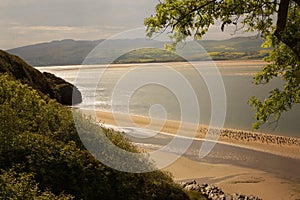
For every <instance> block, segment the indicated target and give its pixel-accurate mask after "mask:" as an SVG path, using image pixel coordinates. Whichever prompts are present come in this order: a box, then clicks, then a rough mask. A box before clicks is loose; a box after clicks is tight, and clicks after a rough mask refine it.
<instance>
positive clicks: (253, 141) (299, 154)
mask: <svg viewBox="0 0 300 200" xmlns="http://www.w3.org/2000/svg"><path fill="white" fill-rule="evenodd" d="M82 111H83V112H84V113H85V114H88V115H91V114H92V113H93V112H94V111H91V110H82ZM95 115H96V120H97V121H99V122H100V123H102V124H105V125H114V126H121V127H129V126H135V127H139V128H145V129H150V130H154V131H156V132H162V133H167V134H177V132H178V130H179V128H180V130H182V132H181V133H182V136H185V137H193V138H197V139H209V138H207V136H206V134H207V132H208V127H207V126H205V125H198V126H197V125H196V127H195V125H194V124H190V123H181V122H179V121H174V120H166V121H165V122H163V121H162V120H157V119H156V120H155V119H152V120H151V119H150V118H149V117H146V116H140V115H131V116H128V115H124V114H120V113H114V114H113V113H111V112H107V111H100V110H97V111H96V112H95ZM150 123H151V124H150ZM195 130H197V131H196V132H195ZM193 131H194V132H193ZM210 131H211V133H212V139H214V138H216V137H217V136H218V135H217V133H216V134H215V135H214V133H213V132H214V129H210ZM218 142H220V143H226V144H230V145H234V146H240V147H243V148H249V149H254V150H258V151H263V152H268V153H272V154H276V155H280V156H285V157H290V158H296V159H300V138H293V137H287V136H278V135H271V134H266V133H259V132H251V131H244V130H236V129H228V128H226V129H222V131H221V135H220V137H219V138H218Z"/></svg>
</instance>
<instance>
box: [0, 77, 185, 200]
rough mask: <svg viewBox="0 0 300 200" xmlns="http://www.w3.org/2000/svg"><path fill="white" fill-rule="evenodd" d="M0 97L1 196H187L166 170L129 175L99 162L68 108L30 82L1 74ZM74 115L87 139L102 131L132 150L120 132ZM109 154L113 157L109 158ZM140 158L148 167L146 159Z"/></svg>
mask: <svg viewBox="0 0 300 200" xmlns="http://www.w3.org/2000/svg"><path fill="white" fill-rule="evenodd" d="M0 97H1V98H0V140H1V142H0V170H1V171H0V182H1V184H0V185H1V186H0V196H1V198H2V197H4V198H6V199H7V198H12V199H18V197H22V196H23V195H25V196H24V198H25V199H31V198H33V197H34V198H37V199H49V198H50V199H70V198H73V197H76V199H187V198H188V197H187V196H186V194H185V193H184V192H183V191H182V190H181V189H180V188H179V186H177V185H176V184H175V183H174V182H173V181H172V178H171V177H170V176H169V175H168V174H167V173H164V172H161V171H153V172H149V173H144V174H132V173H125V172H120V171H117V170H114V169H112V168H109V167H107V166H105V165H103V164H101V163H100V162H99V161H97V160H96V159H95V158H94V157H93V156H92V155H91V154H90V153H89V152H88V151H87V150H86V149H85V147H84V146H83V144H82V143H81V140H80V139H79V136H78V134H77V131H76V127H75V123H74V120H73V115H72V112H71V110H70V109H69V108H67V107H65V106H63V105H61V104H59V103H57V102H56V101H55V100H51V99H49V98H47V97H42V96H41V95H40V94H39V93H38V92H37V91H36V90H34V89H33V88H31V87H30V86H28V85H24V84H22V83H21V82H20V81H16V80H14V79H13V78H11V77H10V76H8V75H1V76H0ZM75 118H76V122H77V123H80V127H81V129H83V130H85V131H86V135H87V136H89V137H92V138H91V139H92V140H93V135H94V134H102V135H103V136H105V137H107V138H109V139H110V140H111V141H112V142H113V143H114V144H116V145H118V146H119V147H121V148H123V149H125V150H128V151H133V152H137V149H136V148H135V147H134V146H132V145H131V144H130V143H129V142H128V141H127V140H126V139H124V138H123V137H122V136H121V134H120V133H116V132H114V131H112V130H107V129H104V128H102V127H100V126H98V125H97V124H95V123H93V122H92V121H90V120H89V119H87V118H86V117H84V116H83V115H81V114H80V113H78V114H75ZM114 156H118V155H112V157H111V159H114ZM140 162H141V161H140ZM142 162H144V164H145V165H148V166H149V167H151V166H152V165H151V164H150V162H149V161H147V158H145V159H144V160H143V161H142ZM120 164H122V163H120Z"/></svg>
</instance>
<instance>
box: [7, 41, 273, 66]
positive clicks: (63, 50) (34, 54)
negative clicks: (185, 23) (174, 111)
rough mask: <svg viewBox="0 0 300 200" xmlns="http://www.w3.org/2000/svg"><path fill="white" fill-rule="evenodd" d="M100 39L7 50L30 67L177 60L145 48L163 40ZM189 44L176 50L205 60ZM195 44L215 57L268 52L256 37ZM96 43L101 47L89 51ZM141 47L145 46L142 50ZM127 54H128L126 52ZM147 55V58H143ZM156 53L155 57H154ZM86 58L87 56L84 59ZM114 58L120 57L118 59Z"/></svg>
mask: <svg viewBox="0 0 300 200" xmlns="http://www.w3.org/2000/svg"><path fill="white" fill-rule="evenodd" d="M103 41H104V40H98V41H74V40H62V41H53V42H49V43H42V44H36V45H30V46H25V47H20V48H15V49H11V50H8V51H9V52H10V53H12V54H15V55H18V56H19V57H21V58H23V59H24V60H25V61H26V62H28V63H29V64H31V65H33V66H54V65H80V64H82V63H83V62H85V64H105V63H112V62H117V63H121V62H122V61H124V62H125V63H129V62H148V61H149V62H167V61H178V56H177V57H176V56H175V57H174V59H171V58H172V56H169V55H168V53H166V52H162V54H161V55H160V54H158V53H157V52H155V51H153V50H151V51H149V50H145V49H149V48H150V49H153V48H157V49H160V50H162V49H163V48H164V44H165V43H166V42H163V41H155V40H146V39H116V40H105V42H104V43H101V42H103ZM192 43H193V42H186V44H184V47H185V48H184V51H183V50H182V49H183V48H182V47H180V46H179V47H178V53H179V54H180V55H184V57H185V58H187V59H189V60H207V59H208V58H207V56H203V54H201V53H199V52H198V51H199V46H195V45H192ZM198 43H199V44H200V45H201V46H202V47H203V52H204V51H206V52H208V53H209V55H210V56H211V57H212V58H213V59H215V60H228V59H260V58H262V57H265V56H266V55H268V52H269V51H268V50H267V51H266V50H264V49H262V48H261V44H262V40H261V39H259V38H256V37H237V38H232V39H228V40H203V41H199V42H198ZM99 44H100V45H101V46H100V47H99V48H98V49H96V50H95V51H93V52H92V53H91V54H89V53H90V52H91V51H92V50H93V49H94V48H95V47H97V45H99ZM141 47H144V50H143V49H141ZM131 51H132V52H131ZM146 51H148V52H146ZM128 53H130V55H125V54H128ZM146 54H147V56H148V57H145V55H146ZM88 55H89V56H88ZM87 56H88V57H87ZM156 56H158V57H157V58H156ZM120 57H121V60H122V61H121V60H120ZM124 57H125V58H126V59H124ZM85 58H87V59H86V60H85ZM117 58H119V59H118V60H117ZM149 58H150V59H149ZM156 60H157V61H156ZM179 60H180V59H179Z"/></svg>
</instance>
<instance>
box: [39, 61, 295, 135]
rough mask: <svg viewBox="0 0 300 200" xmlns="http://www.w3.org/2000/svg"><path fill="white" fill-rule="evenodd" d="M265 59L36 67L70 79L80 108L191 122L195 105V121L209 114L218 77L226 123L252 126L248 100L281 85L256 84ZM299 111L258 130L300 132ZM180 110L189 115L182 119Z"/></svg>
mask: <svg viewBox="0 0 300 200" xmlns="http://www.w3.org/2000/svg"><path fill="white" fill-rule="evenodd" d="M264 64H265V63H263V62H260V61H216V62H209V61H201V62H195V63H192V64H190V63H147V64H112V65H81V66H51V67H37V69H38V70H40V71H42V72H45V71H47V72H50V73H53V74H55V75H56V76H58V77H61V78H63V79H65V80H67V81H69V82H71V83H74V84H75V85H76V86H77V87H78V88H79V90H80V91H81V92H82V94H83V103H81V104H80V105H78V106H79V107H80V108H82V109H96V110H105V111H112V110H113V111H119V112H124V111H125V112H130V113H131V114H137V115H143V116H149V115H150V116H154V117H156V118H166V119H170V120H178V121H188V122H193V121H194V119H195V117H197V116H195V115H194V113H195V110H198V109H199V114H200V118H199V123H200V124H205V125H206V124H209V123H210V119H211V117H212V112H211V110H212V102H213V101H212V99H211V91H219V90H220V91H222V89H223V88H222V87H220V81H221V82H222V83H224V89H225V90H224V94H226V96H225V99H223V98H220V99H219V101H217V102H218V103H219V106H223V105H225V107H226V118H225V124H224V127H225V128H232V129H242V130H249V131H251V130H252V123H253V122H254V118H253V116H254V111H253V110H252V109H251V107H250V105H249V104H248V103H247V101H248V99H249V98H251V97H252V96H257V97H259V98H260V99H262V100H263V99H265V98H266V97H267V96H268V92H269V91H270V90H271V89H274V88H282V83H283V82H282V80H280V79H277V80H274V81H271V83H270V84H267V85H259V86H257V85H254V84H253V83H252V82H253V81H252V80H253V78H252V77H253V75H254V74H255V73H256V72H258V71H260V70H261V69H262V66H263V65H264ZM195 66H196V67H195ZM212 69H213V70H212ZM216 70H217V71H216ZM219 75H220V76H219ZM208 80H209V81H208ZM214 83H215V84H214ZM189 94H192V95H189ZM193 95H194V97H196V102H197V103H198V107H197V106H194V107H192V108H191V106H186V107H185V106H184V104H187V105H188V104H189V103H191V104H192V102H194V100H195V99H191V96H193ZM224 101H225V103H224ZM196 107H197V108H196ZM182 109H191V110H185V111H183V110H182ZM194 109H195V110H194ZM299 111H300V106H299V105H297V106H295V107H294V108H293V110H291V111H289V112H287V113H284V114H283V115H282V117H281V119H280V121H279V123H278V124H269V125H266V126H263V127H262V129H261V130H259V131H260V132H265V133H270V134H278V135H285V136H293V137H300V123H299V122H300V112H299ZM183 113H191V114H190V115H184V118H183V117H182V115H183Z"/></svg>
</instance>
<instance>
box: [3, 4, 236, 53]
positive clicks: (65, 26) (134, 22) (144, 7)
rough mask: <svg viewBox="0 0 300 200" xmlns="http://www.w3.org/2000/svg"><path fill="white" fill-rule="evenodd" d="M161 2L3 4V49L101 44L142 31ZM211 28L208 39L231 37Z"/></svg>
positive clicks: (216, 28)
mask: <svg viewBox="0 0 300 200" xmlns="http://www.w3.org/2000/svg"><path fill="white" fill-rule="evenodd" d="M158 2H159V1H158V0H0V32H1V35H0V49H9V48H14V47H19V46H24V45H29V44H35V43H39V42H47V41H52V40H60V39H77V40H78V39H81V40H98V39H105V38H108V37H110V36H113V35H114V34H117V33H120V32H122V31H126V30H130V29H133V28H139V27H143V21H144V18H146V17H148V16H150V15H151V14H154V8H155V5H156V4H157V3H158ZM231 33H232V31H228V32H226V33H222V32H221V31H220V27H219V26H214V27H212V29H211V31H210V32H209V34H207V36H206V37H205V38H206V39H223V38H229V37H231Z"/></svg>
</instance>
